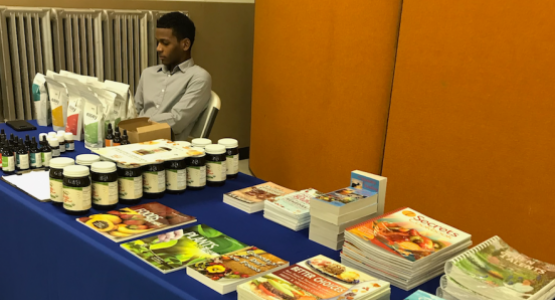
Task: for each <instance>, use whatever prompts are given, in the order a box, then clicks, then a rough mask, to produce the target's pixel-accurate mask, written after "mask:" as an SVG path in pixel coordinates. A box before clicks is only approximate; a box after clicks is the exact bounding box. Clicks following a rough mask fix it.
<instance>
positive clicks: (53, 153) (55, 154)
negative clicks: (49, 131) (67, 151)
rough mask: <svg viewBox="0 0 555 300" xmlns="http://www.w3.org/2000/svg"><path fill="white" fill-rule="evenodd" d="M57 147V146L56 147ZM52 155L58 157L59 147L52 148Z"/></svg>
mask: <svg viewBox="0 0 555 300" xmlns="http://www.w3.org/2000/svg"><path fill="white" fill-rule="evenodd" d="M58 148H59V147H58ZM52 156H53V157H58V156H60V149H54V148H52Z"/></svg>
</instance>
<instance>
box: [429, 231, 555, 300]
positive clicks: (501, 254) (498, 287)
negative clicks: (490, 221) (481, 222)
mask: <svg viewBox="0 0 555 300" xmlns="http://www.w3.org/2000/svg"><path fill="white" fill-rule="evenodd" d="M440 283H441V287H440V289H438V291H437V294H438V295H442V296H444V297H445V295H447V296H448V297H449V298H451V299H458V300H467V299H468V300H470V299H472V300H474V299H477V300H482V299H483V300H489V299H491V300H522V299H528V300H551V299H553V298H554V297H555V265H552V264H548V263H545V262H542V261H539V260H536V259H533V258H530V257H528V256H526V255H524V254H521V253H519V252H518V251H516V250H515V249H513V248H511V247H510V246H509V245H508V244H507V243H505V242H504V241H503V240H502V239H501V238H499V237H498V236H494V237H492V238H490V239H489V240H487V241H485V242H483V243H481V244H479V245H478V246H476V247H474V248H472V249H470V250H468V251H466V252H464V253H462V254H461V255H459V256H457V257H455V258H453V259H451V260H449V261H448V262H447V263H446V264H445V275H444V276H443V277H442V278H441V280H440Z"/></svg>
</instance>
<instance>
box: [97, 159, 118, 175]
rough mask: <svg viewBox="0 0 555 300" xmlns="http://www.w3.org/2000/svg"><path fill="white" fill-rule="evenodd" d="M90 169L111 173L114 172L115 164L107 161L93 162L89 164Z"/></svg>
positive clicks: (115, 169)
mask: <svg viewBox="0 0 555 300" xmlns="http://www.w3.org/2000/svg"><path fill="white" fill-rule="evenodd" d="M91 171H93V172H95V173H112V172H116V171H117V168H116V164H115V163H113V162H109V161H101V162H95V163H93V164H92V165H91Z"/></svg>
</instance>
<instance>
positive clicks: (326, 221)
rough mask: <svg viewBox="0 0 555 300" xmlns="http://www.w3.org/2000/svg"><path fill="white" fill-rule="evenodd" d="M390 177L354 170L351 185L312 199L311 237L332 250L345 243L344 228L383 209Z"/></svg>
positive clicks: (375, 214)
mask: <svg viewBox="0 0 555 300" xmlns="http://www.w3.org/2000/svg"><path fill="white" fill-rule="evenodd" d="M386 182H387V179H386V178H385V177H381V176H377V175H374V174H370V173H367V172H362V171H353V172H351V184H350V186H349V187H347V188H343V189H340V190H337V191H334V192H331V193H328V194H324V195H317V196H316V197H314V199H313V200H312V201H311V202H310V217H311V220H310V233H309V238H310V240H312V241H315V242H317V243H319V244H322V245H324V246H326V247H328V248H331V249H333V250H339V249H341V247H343V243H344V242H345V235H344V232H345V229H346V228H347V227H350V226H352V225H355V224H358V223H360V222H362V221H364V220H368V219H370V218H373V217H375V216H378V215H380V214H381V213H380V212H383V205H384V202H385V187H386Z"/></svg>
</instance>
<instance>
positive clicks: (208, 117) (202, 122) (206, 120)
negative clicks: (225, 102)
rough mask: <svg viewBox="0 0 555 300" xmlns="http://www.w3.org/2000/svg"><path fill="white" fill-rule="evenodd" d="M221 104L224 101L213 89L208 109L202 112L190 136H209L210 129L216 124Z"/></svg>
mask: <svg viewBox="0 0 555 300" xmlns="http://www.w3.org/2000/svg"><path fill="white" fill-rule="evenodd" d="M221 105H222V102H221V101H220V97H219V96H218V95H217V94H216V93H215V92H214V91H212V96H211V97H210V101H209V102H208V105H207V106H206V109H205V110H204V111H203V112H202V113H201V114H200V116H199V118H198V120H197V122H196V123H195V125H194V126H193V129H192V130H191V133H190V134H189V137H190V138H208V136H209V135H210V131H211V130H212V125H214V122H215V121H216V117H217V116H218V112H219V111H220V107H221Z"/></svg>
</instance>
